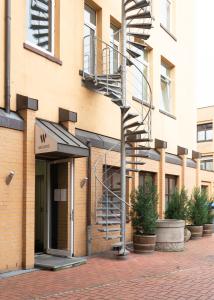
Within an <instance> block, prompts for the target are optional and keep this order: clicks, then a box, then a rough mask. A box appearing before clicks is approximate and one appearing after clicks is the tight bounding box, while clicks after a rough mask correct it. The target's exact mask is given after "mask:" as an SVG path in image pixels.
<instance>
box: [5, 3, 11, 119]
mask: <svg viewBox="0 0 214 300" xmlns="http://www.w3.org/2000/svg"><path fill="white" fill-rule="evenodd" d="M10 67H11V0H5V110H6V113H8V114H9V113H10Z"/></svg>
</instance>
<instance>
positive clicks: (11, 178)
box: [5, 171, 15, 185]
mask: <svg viewBox="0 0 214 300" xmlns="http://www.w3.org/2000/svg"><path fill="white" fill-rule="evenodd" d="M14 175H15V172H14V171H10V173H9V174H8V175H7V177H6V180H5V181H6V184H7V185H9V184H11V181H12V180H13V177H14Z"/></svg>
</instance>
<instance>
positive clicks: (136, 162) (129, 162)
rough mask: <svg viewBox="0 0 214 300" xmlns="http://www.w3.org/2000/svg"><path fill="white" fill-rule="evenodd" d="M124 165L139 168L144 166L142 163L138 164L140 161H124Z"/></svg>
mask: <svg viewBox="0 0 214 300" xmlns="http://www.w3.org/2000/svg"><path fill="white" fill-rule="evenodd" d="M126 163H127V164H129V165H139V166H143V165H145V163H144V162H140V161H134V162H133V161H126Z"/></svg>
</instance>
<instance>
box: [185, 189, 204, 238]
mask: <svg viewBox="0 0 214 300" xmlns="http://www.w3.org/2000/svg"><path fill="white" fill-rule="evenodd" d="M207 218H208V206H207V195H206V193H205V192H204V191H200V189H199V188H195V189H194V191H193V195H192V197H191V199H190V201H189V202H188V220H189V221H190V223H191V225H189V226H188V229H189V230H190V231H191V239H197V238H201V237H202V234H203V225H204V224H205V223H206V222H207Z"/></svg>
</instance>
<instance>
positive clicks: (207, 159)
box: [201, 156, 213, 171]
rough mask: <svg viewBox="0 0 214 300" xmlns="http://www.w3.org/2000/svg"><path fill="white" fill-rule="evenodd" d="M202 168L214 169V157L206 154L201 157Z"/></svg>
mask: <svg viewBox="0 0 214 300" xmlns="http://www.w3.org/2000/svg"><path fill="white" fill-rule="evenodd" d="M201 169H202V170H206V171H213V157H212V156H204V157H202V158H201Z"/></svg>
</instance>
